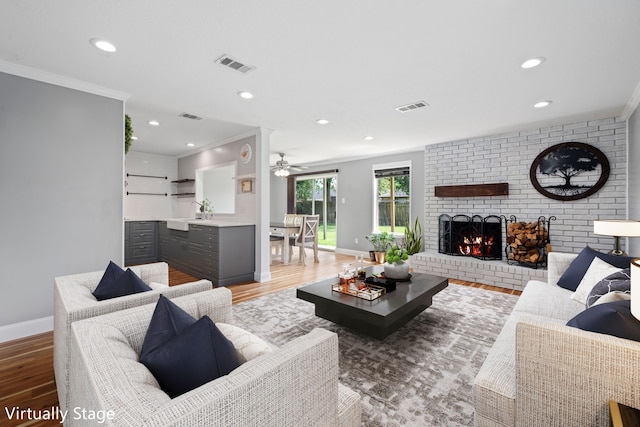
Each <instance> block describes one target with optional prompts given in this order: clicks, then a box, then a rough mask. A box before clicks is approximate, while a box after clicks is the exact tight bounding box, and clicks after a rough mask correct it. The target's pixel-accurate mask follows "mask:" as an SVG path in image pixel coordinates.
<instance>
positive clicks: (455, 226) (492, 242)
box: [438, 214, 502, 260]
mask: <svg viewBox="0 0 640 427" xmlns="http://www.w3.org/2000/svg"><path fill="white" fill-rule="evenodd" d="M438 224H439V227H438V252H440V253H442V254H447V255H457V256H470V257H474V258H478V259H482V260H501V259H502V218H501V217H500V216H497V215H489V216H485V217H482V216H480V215H473V216H468V215H454V216H449V215H446V214H442V215H440V216H439V217H438Z"/></svg>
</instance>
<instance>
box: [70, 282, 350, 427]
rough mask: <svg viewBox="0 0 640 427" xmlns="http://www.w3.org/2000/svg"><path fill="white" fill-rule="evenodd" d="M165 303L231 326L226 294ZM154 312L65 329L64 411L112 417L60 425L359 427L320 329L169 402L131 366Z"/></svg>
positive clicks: (330, 336)
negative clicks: (67, 388)
mask: <svg viewBox="0 0 640 427" xmlns="http://www.w3.org/2000/svg"><path fill="white" fill-rule="evenodd" d="M172 301H173V302H174V303H176V304H177V305H178V306H179V307H181V308H182V309H184V310H185V311H187V312H188V313H189V314H191V315H192V316H194V317H195V318H200V317H202V316H204V315H207V316H209V317H210V318H211V319H212V320H213V321H214V322H222V323H232V313H231V292H230V291H229V290H228V289H226V288H216V289H213V290H211V291H207V292H201V293H199V294H194V295H188V296H184V297H180V298H174V299H173V300H172ZM154 309H155V304H150V305H147V306H142V307H136V308H132V309H128V310H123V311H120V312H117V313H111V314H106V315H103V316H99V317H93V318H91V319H86V320H81V321H78V322H75V323H73V325H72V327H71V329H72V332H71V335H72V338H71V363H72V369H71V371H70V372H71V375H70V378H71V389H72V391H73V393H72V395H71V401H70V405H71V407H72V408H83V409H85V410H86V411H94V413H100V412H99V411H103V412H101V413H102V414H106V413H107V412H106V411H113V413H111V418H113V419H110V420H104V423H103V424H99V423H98V421H97V420H94V421H93V422H91V421H89V422H88V421H87V420H86V419H85V420H83V419H68V420H67V422H66V423H65V426H74V425H79V426H83V427H84V426H88V425H102V426H158V427H166V426H188V427H193V426H207V427H210V426H224V427H229V426H243V427H244V426H260V427H271V426H272V427H286V426H296V427H297V426H360V418H361V408H360V396H359V395H358V394H357V393H355V392H353V391H351V390H350V389H348V388H346V387H344V386H342V385H341V384H339V383H338V337H337V335H336V334H334V333H332V332H329V331H327V330H324V329H314V330H313V331H311V332H310V333H308V334H307V335H304V336H302V337H299V338H296V339H294V340H292V341H291V342H289V343H287V344H286V345H284V346H282V347H281V348H279V349H277V348H276V349H274V350H273V351H271V352H269V353H266V354H262V355H260V356H257V357H255V358H253V359H251V360H248V361H246V362H245V363H243V364H242V365H241V366H240V367H238V368H236V369H235V370H234V371H232V372H231V373H230V374H229V375H226V376H223V377H220V378H218V379H216V380H214V381H211V382H208V383H206V384H204V385H202V386H200V387H198V388H195V389H193V390H191V391H189V392H187V393H185V394H182V395H180V396H178V397H176V398H174V399H171V398H169V396H168V395H167V394H165V393H164V392H163V391H162V390H161V389H160V387H159V386H158V383H157V381H156V380H155V378H154V377H153V376H152V374H151V373H150V372H149V371H148V370H147V368H146V367H145V366H144V365H142V364H141V363H139V362H138V355H139V353H140V349H141V347H142V343H143V341H144V337H145V334H146V331H147V327H148V325H149V321H150V319H151V316H152V314H153V310H154ZM87 413H88V412H87ZM73 415H74V414H73V413H70V414H69V418H72V417H73Z"/></svg>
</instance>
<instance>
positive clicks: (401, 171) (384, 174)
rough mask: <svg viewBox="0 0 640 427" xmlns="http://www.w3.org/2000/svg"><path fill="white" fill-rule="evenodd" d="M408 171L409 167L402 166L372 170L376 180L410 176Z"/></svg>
mask: <svg viewBox="0 0 640 427" xmlns="http://www.w3.org/2000/svg"><path fill="white" fill-rule="evenodd" d="M410 170H411V169H410V168H409V166H403V167H399V168H391V169H379V170H374V171H373V173H374V175H375V177H376V178H388V177H391V176H408V175H410Z"/></svg>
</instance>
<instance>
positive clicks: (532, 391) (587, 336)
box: [516, 316, 640, 426]
mask: <svg viewBox="0 0 640 427" xmlns="http://www.w3.org/2000/svg"><path fill="white" fill-rule="evenodd" d="M516 383H517V385H516V425H523V426H524V425H566V426H569V425H572V426H578V425H580V426H587V425H590V426H608V425H609V421H608V420H609V412H608V401H609V400H610V399H613V400H615V401H618V402H620V403H623V404H625V405H628V406H632V407H640V343H639V342H636V341H631V340H625V339H621V338H617V337H613V336H610V335H604V334H597V333H594V332H588V331H583V330H580V329H577V328H572V327H569V326H566V325H563V324H561V323H554V322H553V321H549V320H546V319H544V318H540V317H529V316H523V317H522V318H521V319H520V322H519V323H518V325H517V327H516Z"/></svg>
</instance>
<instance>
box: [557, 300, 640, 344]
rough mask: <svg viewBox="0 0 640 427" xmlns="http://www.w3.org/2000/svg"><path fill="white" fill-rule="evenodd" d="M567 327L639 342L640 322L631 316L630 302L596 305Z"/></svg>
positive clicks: (578, 316)
mask: <svg viewBox="0 0 640 427" xmlns="http://www.w3.org/2000/svg"><path fill="white" fill-rule="evenodd" d="M567 326H572V327H574V328H578V329H582V330H585V331H591V332H597V333H599V334H607V335H613V336H615V337H619V338H625V339H628V340H634V341H640V320H638V319H636V318H635V317H633V315H632V314H631V301H630V300H625V301H614V302H608V303H604V304H598V305H595V306H593V307H590V308H588V309H586V310H585V311H583V312H581V313H578V314H577V315H576V316H575V317H574V318H573V319H571V320H569V321H568V322H567Z"/></svg>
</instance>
